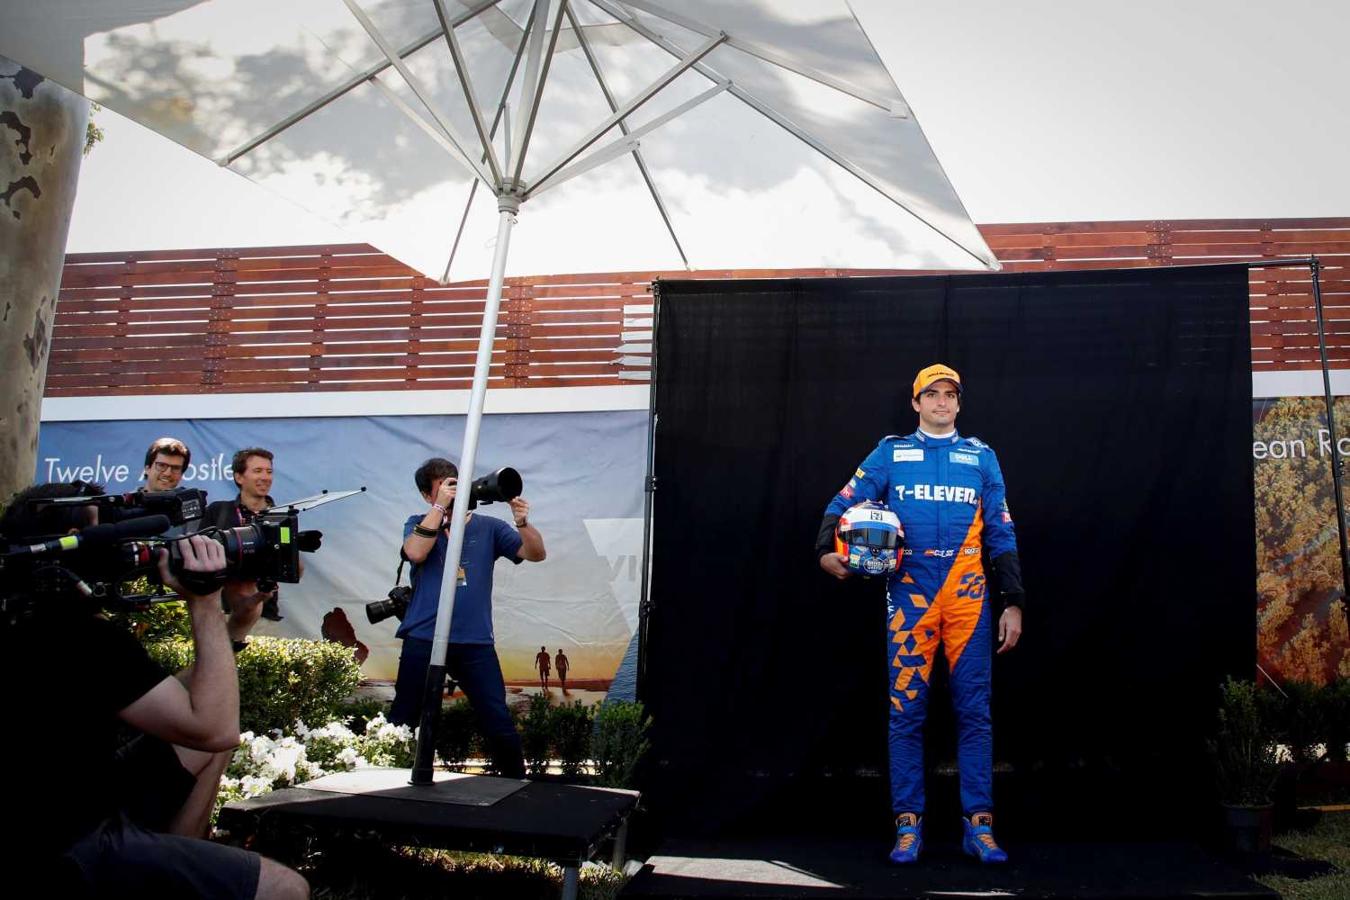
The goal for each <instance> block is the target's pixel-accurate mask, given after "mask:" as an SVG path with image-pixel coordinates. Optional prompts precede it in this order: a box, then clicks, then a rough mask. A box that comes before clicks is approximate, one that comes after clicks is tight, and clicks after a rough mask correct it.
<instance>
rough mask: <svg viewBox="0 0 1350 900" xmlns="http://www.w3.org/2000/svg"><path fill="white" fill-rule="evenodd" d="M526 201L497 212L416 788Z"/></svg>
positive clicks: (426, 777) (439, 684)
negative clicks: (511, 256) (505, 288)
mask: <svg viewBox="0 0 1350 900" xmlns="http://www.w3.org/2000/svg"><path fill="white" fill-rule="evenodd" d="M519 208H520V201H519V199H518V198H516V197H499V198H498V199H497V209H498V211H499V215H498V219H497V247H496V249H495V251H494V252H493V257H492V277H491V279H490V280H489V281H488V292H487V304H486V306H485V307H484V308H483V328H482V331H481V332H480V333H479V335H478V357H477V359H476V360H475V362H474V367H473V390H471V391H470V392H469V415H468V419H467V421H466V422H465V423H464V447H463V449H462V450H461V451H460V454H459V490H458V491H456V492H455V504H454V508H453V509H452V510H451V512H450V544H449V546H448V547H446V548H445V569H444V571H443V572H442V573H441V594H440V605H439V606H438V607H437V609H436V631H435V636H434V637H433V638H432V640H431V665H430V666H428V667H427V681H426V690H425V691H424V692H423V694H422V713H421V718H420V720H419V724H418V729H417V752H416V755H415V756H414V758H413V768H412V777H411V779H410V781H411V783H412V784H431V782H432V770H433V768H434V766H435V759H434V755H435V751H436V726H437V723H438V722H439V721H440V717H441V694H442V693H443V692H444V690H445V662H446V650H447V648H448V646H449V644H450V622H451V619H452V618H453V617H454V613H455V589H456V587H457V586H458V583H459V559H460V551H461V550H463V549H464V528H465V525H466V524H467V515H468V512H469V484H470V483H471V482H472V481H473V469H474V457H475V455H476V454H477V452H478V427H479V424H480V423H481V421H482V418H483V397H484V395H485V394H486V393H487V381H488V368H489V366H490V365H491V363H492V342H493V339H494V338H495V337H496V333H497V310H498V308H499V307H500V306H501V300H502V281H503V279H504V276H505V274H506V253H507V248H508V247H509V246H510V243H511V226H513V225H514V224H515V223H516V211H517V210H518V209H519Z"/></svg>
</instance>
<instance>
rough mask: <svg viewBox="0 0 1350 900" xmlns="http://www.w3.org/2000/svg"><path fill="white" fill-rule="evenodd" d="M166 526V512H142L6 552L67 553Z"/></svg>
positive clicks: (148, 533)
mask: <svg viewBox="0 0 1350 900" xmlns="http://www.w3.org/2000/svg"><path fill="white" fill-rule="evenodd" d="M168 529H169V517H168V516H141V517H140V518H137V519H127V520H126V521H125V522H109V523H107V524H105V525H94V526H91V527H89V528H86V529H84V530H83V531H80V532H79V533H78V534H68V535H65V536H64V537H59V538H56V539H55V540H51V541H44V542H42V543H40V544H29V545H28V546H26V547H25V546H20V547H11V548H10V552H9V553H8V554H6V555H8V556H46V555H48V554H52V553H66V552H68V551H71V550H79V549H88V548H90V547H100V546H106V545H108V544H117V543H121V542H122V541H127V540H132V539H135V538H147V537H155V536H156V535H159V534H162V533H163V532H165V531H167V530H168Z"/></svg>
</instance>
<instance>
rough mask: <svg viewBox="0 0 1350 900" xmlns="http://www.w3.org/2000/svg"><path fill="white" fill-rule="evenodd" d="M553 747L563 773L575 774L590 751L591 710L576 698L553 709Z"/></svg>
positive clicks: (580, 768)
mask: <svg viewBox="0 0 1350 900" xmlns="http://www.w3.org/2000/svg"><path fill="white" fill-rule="evenodd" d="M552 718H553V729H552V730H553V747H554V750H555V751H556V752H557V754H558V762H560V763H561V764H562V771H563V774H564V775H571V776H577V775H580V774H582V773H583V772H584V771H585V768H586V760H587V758H588V757H589V756H590V752H591V711H590V710H589V709H587V708H586V707H585V706H583V705H582V704H581V701H580V700H578V701H576V702H575V703H563V704H561V705H559V706H558V707H557V708H555V709H554V710H553V716H552Z"/></svg>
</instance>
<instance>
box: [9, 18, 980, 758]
mask: <svg viewBox="0 0 1350 900" xmlns="http://www.w3.org/2000/svg"><path fill="white" fill-rule="evenodd" d="M0 54H2V55H4V56H8V57H10V58H11V59H14V60H16V61H19V62H21V63H22V64H24V65H26V66H28V67H30V68H32V69H34V70H35V71H38V72H40V73H42V74H44V75H46V76H47V77H49V78H52V79H53V80H55V81H57V82H59V83H61V84H63V85H65V86H66V87H68V88H70V89H72V90H74V91H77V92H79V93H81V94H83V95H85V96H86V97H88V98H89V99H91V100H94V101H96V102H98V103H101V104H103V105H105V106H107V107H109V108H111V109H113V110H116V111H117V112H119V113H121V114H122V115H125V116H127V117H129V118H131V119H133V120H135V121H137V122H139V123H141V124H143V125H146V126H148V127H150V128H152V129H154V130H156V131H158V132H159V133H161V134H163V135H165V136H167V137H169V138H171V139H173V140H175V141H177V142H178V143H180V144H182V145H183V146H185V147H188V148H189V149H191V150H193V151H195V152H197V153H200V154H202V155H203V156H206V157H208V158H211V159H214V160H216V161H218V162H219V163H220V164H221V165H224V166H228V167H229V168H231V169H233V170H234V171H236V172H238V173H240V174H242V175H245V176H246V177H248V178H250V179H252V180H253V181H255V182H257V183H259V184H261V185H263V186H264V187H267V188H270V189H272V190H274V191H276V192H278V193H280V194H282V195H284V196H287V197H289V198H291V199H293V200H295V201H296V202H298V203H299V204H300V205H302V206H305V207H307V208H309V209H311V210H313V211H315V212H317V213H319V214H320V215H324V216H326V217H327V218H329V219H331V220H332V221H334V222H336V223H338V224H340V225H344V226H347V227H348V228H350V229H351V230H352V231H354V232H355V233H356V234H357V235H358V236H360V237H362V238H364V239H366V240H368V241H369V242H370V243H372V244H375V245H376V246H378V247H380V248H381V249H383V250H385V251H386V252H388V253H390V254H392V255H394V256H396V257H398V258H399V259H401V260H403V261H404V262H406V263H408V264H409V265H411V266H413V267H415V268H417V269H419V270H421V271H423V272H425V273H427V274H429V275H432V276H433V277H437V278H440V279H448V278H449V277H451V275H453V276H455V277H456V278H469V277H481V275H483V274H484V267H485V266H488V272H489V273H490V278H489V287H488V295H487V304H486V310H485V312H484V318H483V327H482V333H481V336H480V340H479V344H478V355H477V360H476V365H475V369H474V381H473V389H472V391H471V394H470V403H469V412H468V421H467V425H466V428H465V435H464V446H463V452H462V453H461V457H460V471H461V473H462V474H463V477H464V478H465V479H469V478H472V474H473V471H474V462H475V459H474V457H475V453H476V450H477V445H478V431H479V421H480V419H481V416H482V410H483V396H484V393H485V391H486V386H487V376H488V367H489V362H490V359H491V353H492V343H493V337H494V333H495V330H496V322H497V311H498V306H499V303H500V298H501V287H502V279H503V277H504V274H505V269H506V260H507V249H508V243H509V241H510V239H511V234H512V226H513V225H514V223H515V221H516V214H517V212H518V211H519V210H520V208H521V207H522V205H524V204H526V203H528V204H529V205H530V212H531V222H532V223H537V227H535V228H533V229H531V230H530V231H528V232H523V233H522V235H521V239H520V240H519V241H518V245H517V249H516V256H515V257H514V258H513V265H514V266H515V268H516V270H517V271H530V272H548V273H555V274H556V273H561V272H567V271H598V270H599V271H603V270H606V269H613V268H620V267H624V268H642V269H648V268H652V269H656V268H675V267H678V266H685V267H689V266H690V265H692V264H694V263H697V264H699V265H701V266H704V267H742V268H743V267H766V268H769V267H773V268H779V267H795V266H844V267H888V268H894V267H909V268H946V269H951V268H989V269H996V268H998V263H997V261H996V260H995V258H994V255H993V254H992V253H991V252H990V250H989V248H988V247H987V246H985V244H984V241H983V239H982V238H981V237H980V234H979V232H978V230H977V229H976V228H975V226H974V225H973V224H972V223H971V222H970V219H969V217H968V216H967V215H966V212H965V210H964V208H963V207H962V205H961V202H960V200H959V199H958V197H957V196H956V193H955V191H954V190H953V189H952V186H951V184H950V183H949V182H948V181H947V178H946V176H945V174H944V173H943V172H942V169H941V166H940V165H939V164H938V161H937V159H936V158H935V156H934V155H933V152H932V150H931V148H930V147H929V146H928V142H927V140H926V139H925V137H924V135H923V132H922V130H921V129H920V128H919V125H918V123H917V122H916V121H915V119H914V117H913V115H912V113H911V112H910V110H909V108H908V106H907V105H906V103H905V101H904V99H903V98H902V97H901V95H900V92H899V90H898V89H897V88H896V86H895V82H894V80H893V79H892V78H891V76H890V74H889V73H888V72H887V70H886V68H885V66H884V65H883V64H882V62H881V60H880V59H879V58H878V56H877V54H876V52H875V50H873V48H872V45H871V42H870V41H869V40H868V38H867V35H866V33H865V32H864V31H863V29H862V27H861V26H860V25H859V24H858V22H857V20H856V19H855V18H854V16H853V14H852V12H851V10H850V9H849V7H848V5H847V3H846V2H845V0H478V2H474V0H280V2H279V0H44V2H41V3H34V2H32V0H0ZM493 206H495V208H496V211H497V215H496V220H495V225H496V229H495V237H494V236H493V231H492V224H493V217H492V216H491V214H490V213H483V208H484V207H487V208H488V209H489V210H490V209H491V208H492V207H493ZM480 213H481V214H480ZM489 249H490V250H491V252H490V253H489V252H488V251H489ZM489 259H490V264H489V262H488V260H489ZM467 502H468V491H460V492H459V494H458V495H457V497H456V500H455V508H454V511H453V513H452V527H451V531H450V545H449V548H448V550H447V554H446V557H447V558H446V566H445V580H444V582H443V583H442V590H441V606H440V610H439V613H438V617H437V624H436V636H435V640H434V649H433V656H432V659H433V670H432V673H431V677H432V678H434V679H438V680H437V685H438V686H439V683H440V681H439V679H441V678H443V668H442V666H441V665H440V663H442V662H443V660H444V657H445V647H446V643H447V642H448V639H449V631H450V621H451V614H452V611H453V603H454V585H455V576H456V572H457V570H458V560H459V557H460V550H461V548H462V544H463V539H464V517H465V512H466V511H467ZM433 696H434V695H433ZM431 706H432V707H436V706H437V704H431ZM425 730H426V729H424V731H425ZM423 744H425V745H426V746H425V749H424V748H423V746H422V745H423ZM419 759H424V761H425V766H426V768H425V771H424V772H423V773H422V774H423V775H424V776H425V778H426V780H429V779H430V770H429V766H430V741H429V740H421V741H420V742H419ZM419 768H421V767H420V766H419ZM414 777H415V778H418V777H419V775H418V773H417V772H415V773H414Z"/></svg>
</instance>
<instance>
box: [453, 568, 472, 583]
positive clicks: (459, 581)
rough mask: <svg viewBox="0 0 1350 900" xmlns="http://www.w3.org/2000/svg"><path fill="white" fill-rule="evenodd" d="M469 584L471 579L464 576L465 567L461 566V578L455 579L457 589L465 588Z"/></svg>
mask: <svg viewBox="0 0 1350 900" xmlns="http://www.w3.org/2000/svg"><path fill="white" fill-rule="evenodd" d="M468 583H469V579H468V578H467V577H465V575H464V567H463V566H460V567H459V577H458V578H456V579H455V587H465V586H466V585H467V584H468Z"/></svg>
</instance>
